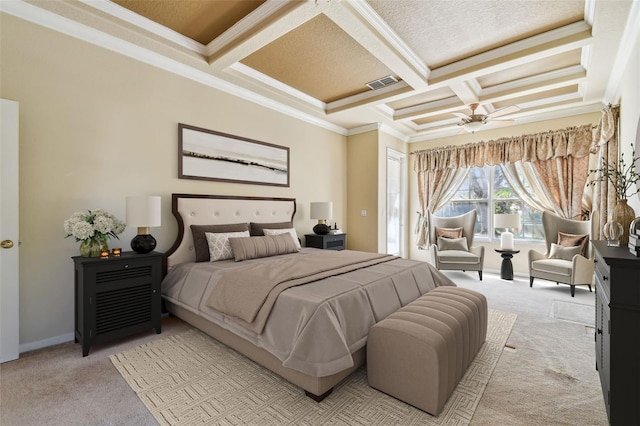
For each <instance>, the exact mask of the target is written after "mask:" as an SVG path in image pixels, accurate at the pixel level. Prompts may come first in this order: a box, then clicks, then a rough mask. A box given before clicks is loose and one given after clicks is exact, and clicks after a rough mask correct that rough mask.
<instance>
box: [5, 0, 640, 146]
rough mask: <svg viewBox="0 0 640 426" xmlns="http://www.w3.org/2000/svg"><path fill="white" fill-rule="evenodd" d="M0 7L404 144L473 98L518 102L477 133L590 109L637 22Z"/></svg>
mask: <svg viewBox="0 0 640 426" xmlns="http://www.w3.org/2000/svg"><path fill="white" fill-rule="evenodd" d="M2 3H3V4H2V6H1V7H2V10H3V11H5V12H7V13H12V14H15V15H18V16H25V15H29V16H32V17H34V18H32V19H31V20H34V21H36V22H38V21H40V22H41V23H43V22H44V23H45V24H46V25H47V26H49V27H52V28H55V29H57V30H59V31H62V32H66V33H68V34H71V35H73V36H76V37H79V38H83V39H85V40H87V41H89V42H92V43H96V44H100V45H103V46H105V47H107V48H110V49H112V50H116V51H119V52H120V53H122V54H125V55H128V56H132V57H134V58H137V59H140V60H143V61H145V62H148V63H152V64H154V65H156V66H160V67H162V68H165V69H168V70H170V71H172V72H176V73H179V74H182V75H185V76H186V77H188V78H192V79H195V80H198V81H201V82H202V83H204V84H208V85H211V86H214V87H218V88H220V89H222V90H225V91H228V92H232V93H235V94H237V95H239V96H242V97H245V98H247V99H250V100H252V101H254V102H257V103H261V104H263V105H266V106H268V107H270V108H274V109H278V110H280V111H283V112H284V113H286V114H290V115H293V116H296V117H299V118H301V119H304V120H307V121H310V122H314V123H316V124H318V125H321V126H324V127H327V128H329V129H332V130H335V131H339V132H342V133H344V134H348V133H349V132H357V131H358V129H365V128H367V127H368V126H372V125H375V126H384V127H385V128H386V129H388V130H389V131H391V132H393V133H395V134H397V135H398V136H400V137H402V138H404V139H405V140H407V141H409V142H411V141H419V140H427V139H433V138H437V137H442V136H450V135H455V134H457V133H458V132H460V131H461V127H460V126H459V125H458V124H459V123H460V122H461V118H460V115H461V114H470V113H471V111H470V109H469V105H470V104H473V103H478V104H479V107H478V109H477V111H476V114H488V113H492V112H493V111H496V110H498V109H501V108H505V107H508V106H513V105H515V106H517V108H510V109H509V111H512V112H511V113H509V114H505V115H502V116H500V117H499V120H505V122H503V123H499V122H498V121H496V122H491V121H489V122H488V123H487V124H486V125H484V126H483V127H481V129H480V131H481V130H483V129H485V128H490V127H491V126H496V125H498V124H502V125H516V124H522V123H526V122H532V121H538V120H546V119H550V118H555V117H562V116H571V115H577V114H582V113H585V112H593V111H598V110H600V109H601V107H602V104H603V103H607V102H610V101H613V97H614V96H615V93H613V91H615V90H616V85H615V81H612V80H613V79H615V78H619V76H618V75H617V74H616V70H615V66H616V63H619V61H620V57H621V52H622V53H624V52H623V51H624V49H625V48H626V47H627V46H626V45H627V44H629V42H633V41H634V40H635V38H637V37H638V33H639V30H638V26H640V23H639V22H640V16H638V15H639V13H638V9H639V8H638V7H637V5H634V2H633V1H632V0H586V1H585V0H368V1H365V0H300V1H298V0H292V1H286V0H234V1H224V0H214V1H209V0H195V1H191V0H180V1H178V0H176V1H170V0H113V1H108V0H82V1H60V2H51V1H42V0H27V1H22V0H9V1H3V2H2ZM8 3H11V4H8ZM36 12H37V13H36ZM45 17H46V19H45ZM57 19H62V20H61V21H59V22H58V21H57ZM74 25H77V26H78V27H77V28H75V27H74ZM629 40H630V41H629ZM616 61H618V62H616ZM389 76H390V77H392V78H387V79H386V80H390V81H391V84H389V85H387V86H384V85H380V86H383V87H382V88H378V89H376V90H372V89H371V88H370V87H368V86H367V83H371V82H375V81H376V80H378V79H381V78H386V77H389ZM374 85H376V83H374ZM454 113H457V114H458V115H454Z"/></svg>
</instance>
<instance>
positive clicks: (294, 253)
mask: <svg viewBox="0 0 640 426" xmlns="http://www.w3.org/2000/svg"><path fill="white" fill-rule="evenodd" d="M172 212H173V215H174V216H175V218H176V220H177V222H178V235H177V238H176V241H175V243H174V244H173V246H172V247H171V248H170V249H169V250H168V251H167V252H166V253H165V257H164V271H165V276H164V279H163V282H162V297H163V300H164V304H165V307H166V309H167V310H168V311H169V312H170V313H171V314H172V315H175V316H177V317H179V318H181V319H183V320H184V321H186V322H188V323H189V324H191V325H193V326H194V327H196V328H198V329H200V330H202V331H203V332H205V333H207V334H208V335H210V336H212V337H213V338H215V339H217V340H219V341H220V342H222V343H224V344H226V345H228V346H229V347H231V348H233V349H235V350H236V351H238V352H240V353H242V354H244V355H245V356H247V357H248V358H250V359H252V360H254V361H255V362H257V363H258V364H261V365H262V366H264V367H266V368H268V369H269V370H271V371H273V372H275V373H276V374H278V375H280V376H281V377H283V378H284V379H286V380H288V381H290V382H291V383H293V384H295V385H297V386H299V387H301V388H302V389H304V390H305V393H306V394H307V395H308V396H310V397H312V398H313V399H315V400H317V401H320V400H322V399H323V398H324V397H325V396H327V395H328V394H329V393H330V392H331V391H332V389H333V387H334V386H335V385H336V384H338V383H339V382H340V381H342V380H343V379H344V378H346V377H347V376H348V375H349V374H351V373H352V372H353V371H354V370H356V369H357V368H358V367H360V366H361V365H362V364H363V363H364V361H365V358H366V357H365V348H366V338H367V333H368V330H369V328H370V327H371V326H372V325H373V324H375V323H376V322H378V321H381V320H382V319H384V318H385V317H386V316H388V315H389V314H391V313H392V312H395V311H396V310H397V309H399V308H400V307H402V306H404V305H406V304H408V303H410V302H411V301H413V300H415V299H416V298H418V297H419V296H420V295H422V294H424V293H426V292H428V291H430V290H432V289H434V288H435V287H437V286H441V285H455V284H454V283H453V282H451V281H450V280H449V279H448V278H446V277H445V276H444V275H442V274H441V273H440V272H439V271H437V270H436V269H435V268H434V267H433V266H431V265H430V264H428V263H425V262H418V261H411V260H406V259H402V258H398V257H394V256H388V255H384V254H372V253H363V252H356V251H350V250H345V251H341V252H337V251H330V250H319V249H313V248H304V247H298V246H299V244H297V245H296V244H295V240H296V239H295V238H291V236H295V231H293V232H292V231H291V228H292V226H293V225H292V224H293V219H294V216H295V212H296V202H295V199H292V198H263V197H234V196H216V195H201V194H198V195H194V194H173V195H172ZM241 224H247V227H246V228H247V229H249V230H250V232H249V234H250V235H253V236H251V237H249V236H247V235H246V233H245V232H244V231H241V234H237V232H240V231H236V228H237V227H238V226H240V225H241ZM203 229H204V230H205V231H206V230H209V231H211V232H209V233H205V235H206V238H207V242H208V243H209V244H210V246H209V248H210V250H211V251H210V252H209V253H206V255H207V256H209V254H210V253H216V250H217V246H215V245H212V244H214V243H215V242H216V241H219V238H220V237H225V238H226V235H227V234H228V235H229V239H227V240H225V241H230V242H232V243H233V248H234V253H233V254H231V256H235V257H232V258H231V259H222V260H217V261H209V259H204V257H203V250H206V249H207V247H204V248H203V246H202V244H203V242H202V239H203V234H202V230H203ZM243 229H244V228H243ZM274 230H275V231H274ZM222 231H229V232H222ZM263 234H265V235H267V234H268V235H270V236H263ZM194 237H195V241H194ZM285 240H286V241H285ZM283 241H284V242H285V244H281V245H280V246H278V244H280V242H283ZM263 242H265V244H267V243H268V244H275V246H278V247H284V246H286V250H285V249H282V248H278V249H276V251H275V253H276V255H273V256H268V255H264V253H262V254H263V255H264V256H262V255H260V253H258V254H256V253H254V252H251V250H249V251H247V253H253V255H251V254H249V255H247V256H248V257H247V258H246V259H244V258H243V257H242V256H245V254H243V255H242V256H240V257H241V258H242V259H244V260H242V261H236V259H237V258H238V256H239V253H240V252H242V253H245V251H243V250H244V248H245V247H254V246H255V244H256V243H260V244H262V243H263ZM239 244H242V245H239ZM244 244H246V246H245V245H244ZM252 244H253V245H252ZM227 246H228V245H227ZM291 246H296V247H295V249H292V248H291ZM239 247H240V248H242V249H243V250H240V249H239ZM278 250H281V252H282V253H283V254H280V251H278ZM267 251H269V250H267ZM258 252H259V250H258ZM196 260H198V261H196ZM334 262H335V266H331V267H330V268H328V267H326V265H328V264H331V265H334ZM305 268H306V269H305ZM314 268H315V269H314ZM297 269H304V270H305V272H306V271H307V269H310V270H313V271H312V272H313V274H310V275H309V277H308V278H305V277H303V278H300V277H302V275H300V274H299V273H298V271H297ZM278 270H280V272H279V273H276V272H272V271H278ZM294 270H295V273H294V272H291V271H294ZM283 271H284V272H287V273H288V274H289V275H290V276H289V277H288V280H286V283H285V284H287V285H283V281H285V280H283V279H282V278H281V276H280V275H281V274H282V273H283ZM336 271H337V273H336ZM314 274H315V275H314ZM250 277H254V278H255V277H264V279H250ZM305 279H306V280H308V281H309V282H308V283H303V282H300V281H299V280H302V281H304V280H305ZM243 280H244V281H247V283H246V285H247V287H246V288H245V287H243V286H242V285H240V284H243V285H244V284H245V283H244V282H243ZM296 280H298V281H296ZM249 281H251V282H249ZM271 281H273V283H275V284H276V285H275V287H277V288H278V289H279V290H278V291H277V292H275V293H274V291H269V292H266V290H265V293H264V295H263V299H260V298H259V295H258V294H257V293H261V292H262V290H261V289H262V287H263V286H265V285H267V284H269V283H270V282H271ZM301 284H304V285H301ZM269 285H272V284H269ZM252 286H256V287H252ZM243 289H244V290H243ZM242 291H244V293H242ZM234 292H238V293H234ZM254 297H258V299H256V300H253V298H254ZM225 298H226V299H225ZM245 298H246V300H245ZM223 302H224V303H223ZM234 302H235V305H234ZM234 306H235V308H236V309H239V310H240V311H233V310H232V309H233V308H234ZM252 306H253V308H252V309H254V310H250V307H252ZM246 310H250V313H247V312H245V311H246ZM265 312H266V313H265ZM244 315H247V316H246V317H245V316H244Z"/></svg>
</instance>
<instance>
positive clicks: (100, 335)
mask: <svg viewBox="0 0 640 426" xmlns="http://www.w3.org/2000/svg"><path fill="white" fill-rule="evenodd" d="M73 262H74V267H75V280H74V281H75V285H74V290H75V291H74V293H75V341H76V343H78V342H79V343H80V344H81V345H82V356H87V355H88V354H89V348H90V346H91V345H93V344H96V343H103V342H107V341H110V340H113V339H118V338H122V337H125V336H128V335H130V334H133V333H139V332H141V331H146V330H150V329H152V328H153V329H155V331H156V333H158V334H159V333H160V331H161V328H160V327H161V326H160V320H161V310H160V303H161V302H160V281H161V279H162V253H157V252H151V253H146V254H138V253H135V252H124V253H122V255H121V256H110V257H108V258H106V259H102V258H99V257H98V258H96V257H81V256H76V257H73Z"/></svg>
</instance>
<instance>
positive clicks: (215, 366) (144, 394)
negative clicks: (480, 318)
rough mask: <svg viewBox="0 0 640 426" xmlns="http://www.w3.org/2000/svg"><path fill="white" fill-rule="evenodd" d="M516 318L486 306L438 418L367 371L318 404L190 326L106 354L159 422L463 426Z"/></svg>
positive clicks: (478, 397)
mask: <svg viewBox="0 0 640 426" xmlns="http://www.w3.org/2000/svg"><path fill="white" fill-rule="evenodd" d="M515 320H516V315H515V314H511V313H506V312H501V311H494V310H490V311H489V321H488V329H487V341H486V343H485V345H484V346H483V347H482V349H481V350H480V352H479V353H478V355H477V356H476V358H475V359H474V361H473V363H472V364H471V365H470V366H469V368H468V369H467V372H466V374H465V375H464V377H463V378H462V380H461V381H460V384H459V385H458V387H457V388H456V389H455V391H454V392H453V394H452V395H451V397H450V398H449V400H448V402H447V404H446V405H445V407H444V409H443V411H442V413H440V415H439V416H438V417H433V416H431V415H429V414H427V413H424V412H422V411H420V410H418V409H415V408H412V407H410V406H407V405H406V404H404V403H402V402H400V401H398V400H396V399H394V398H392V397H390V396H388V395H385V394H384V393H382V392H378V391H376V390H375V389H373V388H370V387H369V386H368V385H367V376H366V369H365V368H360V369H359V370H358V371H356V372H355V373H354V374H352V375H351V376H350V377H349V378H348V379H347V380H346V381H345V382H343V383H342V384H341V385H340V386H338V387H336V389H335V390H334V391H333V393H332V394H331V395H329V396H328V397H327V398H326V399H325V400H324V401H322V403H320V404H318V403H316V402H315V401H313V400H311V399H309V398H307V397H306V396H305V395H304V394H303V393H302V392H300V390H299V389H298V388H297V387H296V386H294V385H291V384H290V383H288V382H286V381H285V380H283V379H281V378H280V377H278V376H277V375H275V374H273V373H271V372H270V371H268V370H267V369H265V368H263V367H261V366H259V365H257V364H255V363H254V362H252V361H250V360H248V359H247V358H245V357H244V356H242V355H240V354H238V353H236V352H235V351H233V350H231V349H229V348H227V347H226V346H224V345H222V344H220V343H218V342H216V341H215V340H214V339H211V338H210V337H208V336H207V335H205V334H203V333H201V332H199V331H196V330H192V331H188V332H185V333H181V334H177V335H174V336H170V337H167V338H165V339H161V340H156V341H153V342H150V343H147V344H144V345H142V346H140V347H138V348H135V349H131V350H128V351H125V352H121V353H118V354H114V355H112V356H111V357H110V358H111V361H112V362H113V364H114V365H115V366H116V368H117V369H118V371H119V372H120V374H122V376H123V377H124V378H125V380H126V381H127V383H129V385H130V386H131V388H132V389H133V390H134V391H135V392H136V393H137V394H138V396H139V397H140V399H141V400H142V401H143V402H144V404H145V405H146V406H147V408H148V409H149V411H150V412H151V413H152V414H153V415H154V417H155V418H156V420H158V422H159V423H160V424H162V425H187V424H216V425H234V424H238V423H239V424H248V425H285V424H286V425H297V424H307V425H325V424H349V423H350V424H362V425H370V424H376V423H377V424H402V425H418V424H419V425H453V424H455V425H466V424H469V421H470V420H471V417H472V416H473V412H474V410H475V408H476V407H477V405H478V402H479V401H480V398H481V397H482V393H483V391H484V389H485V387H486V385H487V382H488V381H489V378H490V377H491V374H492V372H493V370H494V368H495V365H496V363H497V362H498V359H499V358H500V354H501V353H502V349H503V348H504V344H505V342H506V341H507V338H508V337H509V333H510V332H511V329H512V327H513V323H514V322H515Z"/></svg>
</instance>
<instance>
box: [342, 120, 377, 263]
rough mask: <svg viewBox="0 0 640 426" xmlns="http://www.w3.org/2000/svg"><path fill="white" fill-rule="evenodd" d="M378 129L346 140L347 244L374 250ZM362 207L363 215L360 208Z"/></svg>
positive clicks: (359, 248)
mask: <svg viewBox="0 0 640 426" xmlns="http://www.w3.org/2000/svg"><path fill="white" fill-rule="evenodd" d="M378 155H379V154H378V131H377V130H375V131H370V132H366V133H360V134H357V135H351V136H349V137H348V141H347V159H348V163H347V222H348V223H349V235H347V248H348V249H350V250H360V251H367V252H373V253H376V252H377V251H378V170H377V166H378ZM363 210H366V216H362V214H361V213H362V211H363Z"/></svg>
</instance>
